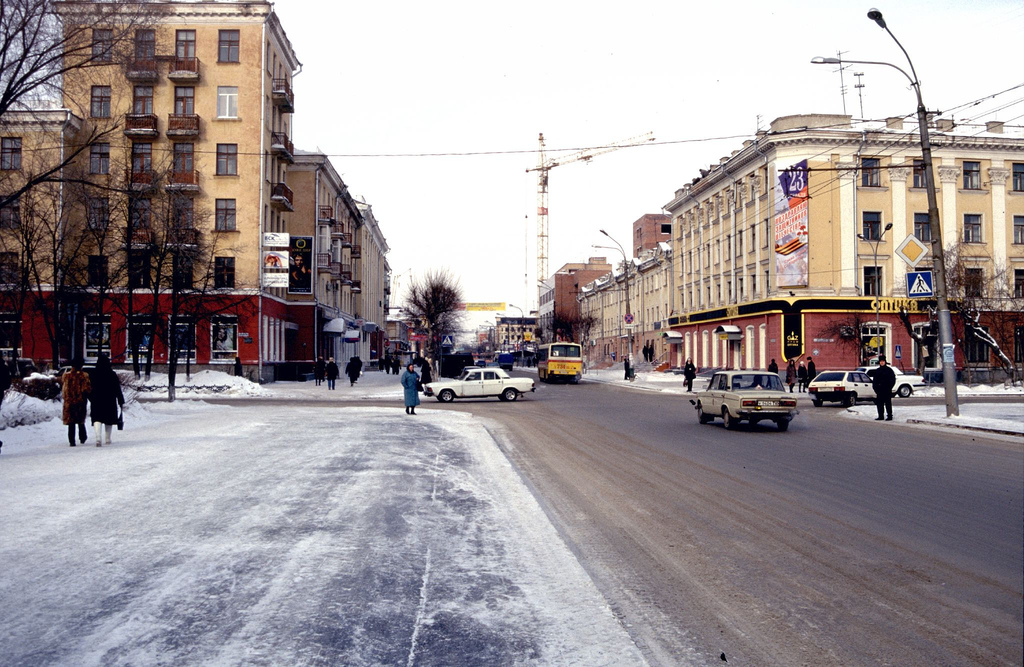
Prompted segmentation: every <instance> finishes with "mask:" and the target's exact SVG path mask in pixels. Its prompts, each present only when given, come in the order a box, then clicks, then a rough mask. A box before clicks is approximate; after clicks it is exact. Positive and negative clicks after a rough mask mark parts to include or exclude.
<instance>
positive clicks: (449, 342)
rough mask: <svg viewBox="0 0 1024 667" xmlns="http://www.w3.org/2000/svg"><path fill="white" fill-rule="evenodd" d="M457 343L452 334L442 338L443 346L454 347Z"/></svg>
mask: <svg viewBox="0 0 1024 667" xmlns="http://www.w3.org/2000/svg"><path fill="white" fill-rule="evenodd" d="M454 345H455V341H453V340H452V337H451V336H445V337H444V338H442V339H441V347H452V346H454Z"/></svg>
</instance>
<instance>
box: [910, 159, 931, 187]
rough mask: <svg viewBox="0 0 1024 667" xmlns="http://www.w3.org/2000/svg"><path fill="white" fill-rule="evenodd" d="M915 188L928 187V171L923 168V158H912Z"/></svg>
mask: <svg viewBox="0 0 1024 667" xmlns="http://www.w3.org/2000/svg"><path fill="white" fill-rule="evenodd" d="M913 187H915V188H926V187H928V173H927V172H926V171H925V170H924V160H914V185H913Z"/></svg>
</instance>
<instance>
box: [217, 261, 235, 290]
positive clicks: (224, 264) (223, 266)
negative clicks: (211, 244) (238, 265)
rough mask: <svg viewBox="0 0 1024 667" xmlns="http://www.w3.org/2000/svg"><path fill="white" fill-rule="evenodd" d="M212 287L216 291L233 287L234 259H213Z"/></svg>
mask: <svg viewBox="0 0 1024 667" xmlns="http://www.w3.org/2000/svg"><path fill="white" fill-rule="evenodd" d="M213 286H214V287H215V288H216V289H228V288H232V287H234V286H235V258H234V257H215V258H214V266H213Z"/></svg>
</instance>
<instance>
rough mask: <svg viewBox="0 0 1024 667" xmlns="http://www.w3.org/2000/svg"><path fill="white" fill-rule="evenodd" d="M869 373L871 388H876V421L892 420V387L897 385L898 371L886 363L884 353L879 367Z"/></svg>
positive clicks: (880, 357) (880, 358) (879, 359)
mask: <svg viewBox="0 0 1024 667" xmlns="http://www.w3.org/2000/svg"><path fill="white" fill-rule="evenodd" d="M868 375H870V376H871V388H872V389H874V390H875V405H876V406H877V407H878V416H877V417H875V421H882V419H885V420H886V421H892V388H893V387H895V386H896V373H894V372H893V371H892V368H890V367H889V364H887V363H886V361H885V355H884V354H883V355H879V357H878V368H873V369H871V370H870V371H868ZM883 413H884V414H885V416H884V417H883V416H882V415H883Z"/></svg>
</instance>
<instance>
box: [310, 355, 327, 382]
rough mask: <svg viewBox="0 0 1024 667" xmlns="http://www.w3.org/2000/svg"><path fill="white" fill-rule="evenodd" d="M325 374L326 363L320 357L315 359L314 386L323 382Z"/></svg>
mask: <svg viewBox="0 0 1024 667" xmlns="http://www.w3.org/2000/svg"><path fill="white" fill-rule="evenodd" d="M326 372H327V362H326V361H324V358H323V357H322V356H320V357H317V358H316V363H315V364H313V381H314V382H316V386H318V387H319V386H320V385H321V384H323V382H324V374H325V373H326Z"/></svg>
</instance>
